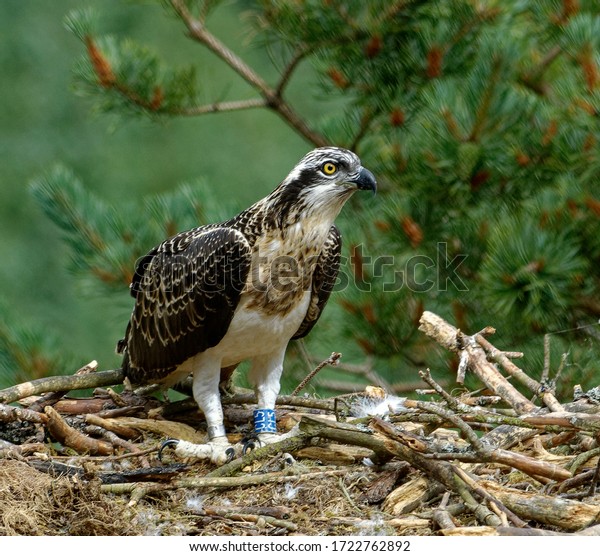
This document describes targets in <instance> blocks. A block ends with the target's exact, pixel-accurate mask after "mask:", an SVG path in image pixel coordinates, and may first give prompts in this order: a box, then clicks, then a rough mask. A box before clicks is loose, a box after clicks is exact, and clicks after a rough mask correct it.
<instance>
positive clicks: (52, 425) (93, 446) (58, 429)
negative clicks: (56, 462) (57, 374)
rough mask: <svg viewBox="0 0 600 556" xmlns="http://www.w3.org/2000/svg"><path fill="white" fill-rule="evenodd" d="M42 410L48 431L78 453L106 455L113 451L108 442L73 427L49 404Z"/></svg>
mask: <svg viewBox="0 0 600 556" xmlns="http://www.w3.org/2000/svg"><path fill="white" fill-rule="evenodd" d="M44 412H45V413H46V416H47V417H48V432H49V433H50V434H51V435H52V436H53V437H54V438H55V439H56V440H58V441H59V442H60V443H61V444H64V445H65V446H68V447H69V448H73V450H75V451H76V452H78V453H80V454H83V453H86V454H92V455H101V456H107V455H110V454H112V453H113V447H112V446H111V445H110V444H109V443H108V442H103V441H102V440H96V439H95V438H91V437H89V436H86V435H85V434H83V433H81V432H79V431H78V430H76V429H74V428H73V427H71V426H70V425H68V424H67V423H66V422H65V420H64V419H63V418H62V417H61V416H60V415H59V414H58V413H57V412H56V411H55V410H54V409H53V408H52V407H51V406H48V407H46V408H45V409H44Z"/></svg>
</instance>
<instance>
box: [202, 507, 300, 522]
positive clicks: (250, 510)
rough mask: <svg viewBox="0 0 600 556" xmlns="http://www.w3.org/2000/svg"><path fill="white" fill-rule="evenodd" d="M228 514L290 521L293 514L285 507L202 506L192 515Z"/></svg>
mask: <svg viewBox="0 0 600 556" xmlns="http://www.w3.org/2000/svg"><path fill="white" fill-rule="evenodd" d="M228 512H235V513H237V514H254V515H268V516H270V517H274V518H275V519H288V518H289V517H290V515H291V513H292V510H291V509H290V508H286V507H285V506H233V505H232V506H207V505H202V507H201V508H199V509H198V510H192V513H197V514H198V515H224V514H226V513H228Z"/></svg>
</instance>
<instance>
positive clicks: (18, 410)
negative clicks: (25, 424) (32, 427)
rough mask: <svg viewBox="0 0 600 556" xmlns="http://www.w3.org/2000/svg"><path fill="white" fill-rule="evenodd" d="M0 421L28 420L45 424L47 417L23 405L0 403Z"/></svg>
mask: <svg viewBox="0 0 600 556" xmlns="http://www.w3.org/2000/svg"><path fill="white" fill-rule="evenodd" d="M0 421H4V422H8V423H10V422H12V421H29V422H30V423H41V424H46V423H47V422H48V418H47V417H46V416H45V415H44V414H43V413H39V412H37V411H33V410H31V409H26V408H24V407H15V406H12V405H4V404H2V403H0Z"/></svg>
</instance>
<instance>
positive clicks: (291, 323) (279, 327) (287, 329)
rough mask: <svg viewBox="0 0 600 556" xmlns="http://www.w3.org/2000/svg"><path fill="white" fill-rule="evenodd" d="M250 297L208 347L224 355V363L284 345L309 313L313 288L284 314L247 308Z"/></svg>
mask: <svg viewBox="0 0 600 556" xmlns="http://www.w3.org/2000/svg"><path fill="white" fill-rule="evenodd" d="M248 301H249V295H248V294H244V295H243V296H242V298H241V299H240V304H239V305H238V308H237V309H236V311H235V314H234V315H233V320H232V321H231V324H230V325H229V328H228V330H227V333H226V334H225V336H224V337H223V339H222V340H221V341H220V342H219V343H218V344H217V345H216V346H215V347H213V348H210V349H209V350H207V351H209V352H211V355H214V356H215V357H217V358H219V359H221V361H222V363H221V365H222V366H223V367H227V366H229V365H234V364H236V363H239V362H240V361H243V360H245V359H252V358H253V357H257V356H259V355H266V354H269V353H273V352H278V351H280V350H281V349H283V348H285V346H286V345H287V343H288V342H289V341H290V339H291V337H292V336H293V335H294V334H295V333H296V332H297V330H298V328H299V327H300V324H301V323H302V321H303V320H304V317H305V316H306V312H307V311H308V305H309V303H310V291H306V292H304V294H303V295H302V298H301V299H300V301H299V302H298V303H297V304H296V305H295V307H294V308H293V309H291V310H290V311H289V312H288V313H287V314H285V315H283V316H282V315H280V314H277V313H271V314H267V313H265V312H264V311H262V310H261V309H259V308H254V307H253V308H248V307H247V305H248Z"/></svg>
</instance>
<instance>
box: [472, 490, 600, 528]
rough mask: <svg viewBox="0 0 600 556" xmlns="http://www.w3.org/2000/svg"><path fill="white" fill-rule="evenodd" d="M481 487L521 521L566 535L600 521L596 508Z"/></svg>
mask: <svg viewBox="0 0 600 556" xmlns="http://www.w3.org/2000/svg"><path fill="white" fill-rule="evenodd" d="M479 484H480V485H481V486H482V487H483V488H484V489H485V490H487V491H488V492H489V493H490V494H492V495H493V496H495V497H496V498H497V499H498V500H500V501H501V502H502V503H503V504H504V505H505V506H506V507H507V508H509V509H510V510H512V511H513V512H514V513H516V514H517V515H518V516H519V517H521V518H523V519H528V520H535V521H538V522H540V523H545V524H546V525H552V526H554V527H558V528H559V529H562V530H565V531H578V530H580V529H584V528H585V527H589V526H591V525H593V524H595V523H596V522H597V520H598V518H599V517H600V508H599V507H598V505H596V504H585V503H584V502H579V501H576V500H566V499H564V498H560V497H557V496H548V495H545V494H538V493H534V492H524V491H521V490H517V489H514V488H506V487H503V486H500V485H499V484H497V483H495V482H493V481H485V480H482V481H480V483H479Z"/></svg>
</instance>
